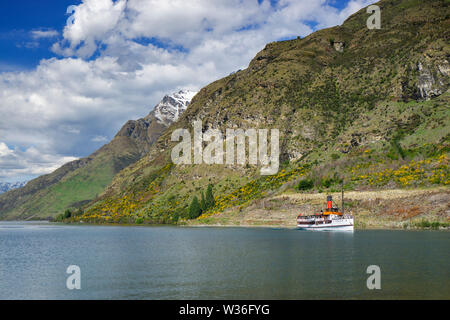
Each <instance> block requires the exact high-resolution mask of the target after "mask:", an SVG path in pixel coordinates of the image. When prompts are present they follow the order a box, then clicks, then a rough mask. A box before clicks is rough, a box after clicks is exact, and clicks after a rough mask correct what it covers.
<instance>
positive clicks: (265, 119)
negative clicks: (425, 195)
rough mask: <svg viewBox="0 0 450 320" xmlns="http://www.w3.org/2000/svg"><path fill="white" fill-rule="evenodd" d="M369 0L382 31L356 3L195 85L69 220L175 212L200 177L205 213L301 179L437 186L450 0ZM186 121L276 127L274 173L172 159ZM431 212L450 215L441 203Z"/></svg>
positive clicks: (444, 173) (170, 218)
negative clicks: (179, 108)
mask: <svg viewBox="0 0 450 320" xmlns="http://www.w3.org/2000/svg"><path fill="white" fill-rule="evenodd" d="M377 5H378V6H380V8H381V12H382V28H381V29H379V30H378V29H373V30H370V29H368V28H367V24H366V21H367V19H368V17H369V14H367V12H366V8H364V9H362V10H360V11H358V12H357V13H355V14H353V15H351V16H350V17H349V18H348V19H347V20H346V21H345V22H344V23H343V24H342V25H340V26H336V27H333V28H328V29H324V30H319V31H317V32H314V33H312V34H311V35H309V36H307V37H305V38H303V39H300V38H297V39H294V40H287V41H279V42H273V43H269V44H267V45H266V47H265V48H264V49H263V50H262V51H261V52H259V53H258V54H257V55H256V56H255V57H254V59H253V60H252V61H250V63H249V66H248V68H246V69H245V70H240V71H238V72H235V73H233V74H230V75H229V76H227V77H225V78H223V79H220V80H217V81H215V82H213V83H211V84H209V85H207V86H206V87H204V88H203V89H201V90H200V92H199V93H198V94H197V95H195V97H194V98H193V99H192V102H191V104H190V106H189V108H188V109H187V110H186V111H185V112H184V113H183V114H182V115H181V116H180V118H179V120H178V121H177V122H176V123H173V124H172V125H170V126H169V127H168V128H167V129H166V130H165V131H164V132H163V133H162V135H161V136H160V137H159V138H158V139H157V140H156V142H155V143H154V144H153V145H152V147H151V148H150V149H149V154H148V156H145V157H143V158H141V159H140V160H139V161H137V162H135V163H133V164H132V165H130V166H128V167H126V168H125V169H123V170H122V171H120V172H119V173H118V174H117V175H116V176H115V177H114V179H113V181H112V183H111V184H110V185H109V186H108V187H107V188H106V189H105V191H104V192H103V193H102V194H100V195H99V196H98V197H97V198H96V199H95V200H94V201H92V202H91V203H89V204H88V205H86V206H85V207H84V212H83V214H81V215H79V216H76V217H74V218H73V219H74V220H76V221H79V220H82V221H92V222H99V223H102V222H111V221H112V222H138V221H139V222H147V223H174V222H177V221H184V220H185V219H187V212H188V206H189V204H190V203H191V201H192V199H193V197H194V196H197V197H198V198H200V196H201V192H204V191H205V190H206V187H207V186H208V185H209V184H212V185H213V186H214V193H215V194H216V203H215V205H214V207H212V208H211V209H209V210H208V211H206V212H204V213H203V215H202V216H201V217H200V220H202V221H204V222H207V221H208V219H212V218H213V217H216V216H217V217H218V218H217V219H219V220H220V217H221V214H223V213H224V212H230V214H233V215H235V216H239V215H241V214H245V212H247V211H246V210H249V209H248V208H250V207H252V206H253V205H255V202H258V201H266V199H267V200H270V199H271V197H273V196H276V195H279V194H283V192H294V191H295V190H296V185H297V184H298V182H299V181H301V180H307V181H306V182H307V183H306V184H304V185H310V186H311V191H313V192H324V191H327V192H332V191H333V190H334V191H335V189H339V188H340V180H341V179H342V178H343V179H344V181H345V188H346V189H347V190H372V189H374V190H378V189H392V188H400V189H407V188H425V187H433V186H438V187H439V186H443V187H445V186H446V185H447V184H449V183H450V173H449V170H448V152H449V137H450V111H449V108H448V105H449V92H448V89H449V84H450V80H449V73H450V65H449V57H450V45H449V42H448V39H449V38H450V28H449V26H450V17H449V15H448V12H449V2H448V1H438V0H435V1H416V0H395V1H394V0H384V1H380V2H378V3H377ZM194 120H201V121H202V124H203V128H202V130H203V132H204V131H205V130H207V129H208V128H215V129H219V130H221V131H222V132H223V133H224V132H225V129H226V128H244V129H245V128H268V129H270V128H278V129H279V131H280V151H281V156H280V161H281V168H280V170H279V171H278V173H277V174H275V175H272V176H261V175H260V174H259V170H258V167H256V166H253V165H246V166H238V165H226V166H225V165H206V164H201V165H174V164H173V163H172V161H171V159H170V152H171V149H172V147H173V146H174V145H175V143H174V142H171V141H170V140H171V139H170V137H171V134H172V132H173V131H174V130H175V129H177V128H185V129H189V130H190V131H191V132H192V125H193V121H194ZM278 202H279V200H278ZM351 205H353V206H355V205H357V204H356V203H353V204H349V206H351ZM435 208H437V207H435ZM439 208H441V207H439ZM401 209H402V210H409V209H405V208H401ZM419 212H420V211H419ZM429 212H432V214H434V215H435V216H436V217H438V219H444V220H445V219H450V218H449V217H448V213H447V212H448V210H447V211H445V210H444V209H442V208H441V209H436V210H432V211H429ZM417 216H418V217H420V215H417Z"/></svg>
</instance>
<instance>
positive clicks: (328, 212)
mask: <svg viewBox="0 0 450 320" xmlns="http://www.w3.org/2000/svg"><path fill="white" fill-rule="evenodd" d="M297 227H298V228H299V229H302V230H317V231H319V230H321V231H331V230H340V231H353V216H352V215H349V214H344V192H343V191H342V211H340V210H339V208H338V207H335V206H333V198H332V197H331V196H327V208H326V209H325V211H324V210H320V213H316V214H312V215H303V214H301V213H300V214H299V215H298V217H297Z"/></svg>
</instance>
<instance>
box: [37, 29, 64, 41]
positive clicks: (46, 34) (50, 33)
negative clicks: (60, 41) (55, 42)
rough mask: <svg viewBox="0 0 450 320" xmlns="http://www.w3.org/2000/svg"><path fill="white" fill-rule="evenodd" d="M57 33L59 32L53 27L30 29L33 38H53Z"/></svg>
mask: <svg viewBox="0 0 450 320" xmlns="http://www.w3.org/2000/svg"><path fill="white" fill-rule="evenodd" d="M58 35H59V32H58V31H56V30H53V29H50V30H33V31H31V37H33V38H34V39H41V38H54V37H57V36H58Z"/></svg>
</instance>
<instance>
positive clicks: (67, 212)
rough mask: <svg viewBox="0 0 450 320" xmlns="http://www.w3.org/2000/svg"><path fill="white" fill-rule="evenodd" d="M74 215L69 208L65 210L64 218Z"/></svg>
mask: <svg viewBox="0 0 450 320" xmlns="http://www.w3.org/2000/svg"><path fill="white" fill-rule="evenodd" d="M71 216H72V210H70V209H67V210H66V211H64V219H68V218H70V217H71Z"/></svg>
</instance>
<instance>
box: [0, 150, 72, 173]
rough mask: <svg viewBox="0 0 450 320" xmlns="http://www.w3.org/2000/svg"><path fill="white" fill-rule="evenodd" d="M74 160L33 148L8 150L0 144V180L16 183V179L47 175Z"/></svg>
mask: <svg viewBox="0 0 450 320" xmlns="http://www.w3.org/2000/svg"><path fill="white" fill-rule="evenodd" d="M75 159H76V158H75V157H64V156H58V155H54V154H43V153H41V152H40V151H39V150H37V149H36V148H33V147H31V148H28V149H27V150H25V151H20V150H18V149H10V148H9V147H8V146H7V145H6V144H5V143H4V142H0V179H2V180H6V181H17V177H30V176H31V177H32V176H37V175H42V174H47V173H50V172H52V171H54V170H56V169H57V168H59V167H60V166H62V165H63V164H64V163H67V162H69V161H72V160H75Z"/></svg>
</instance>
